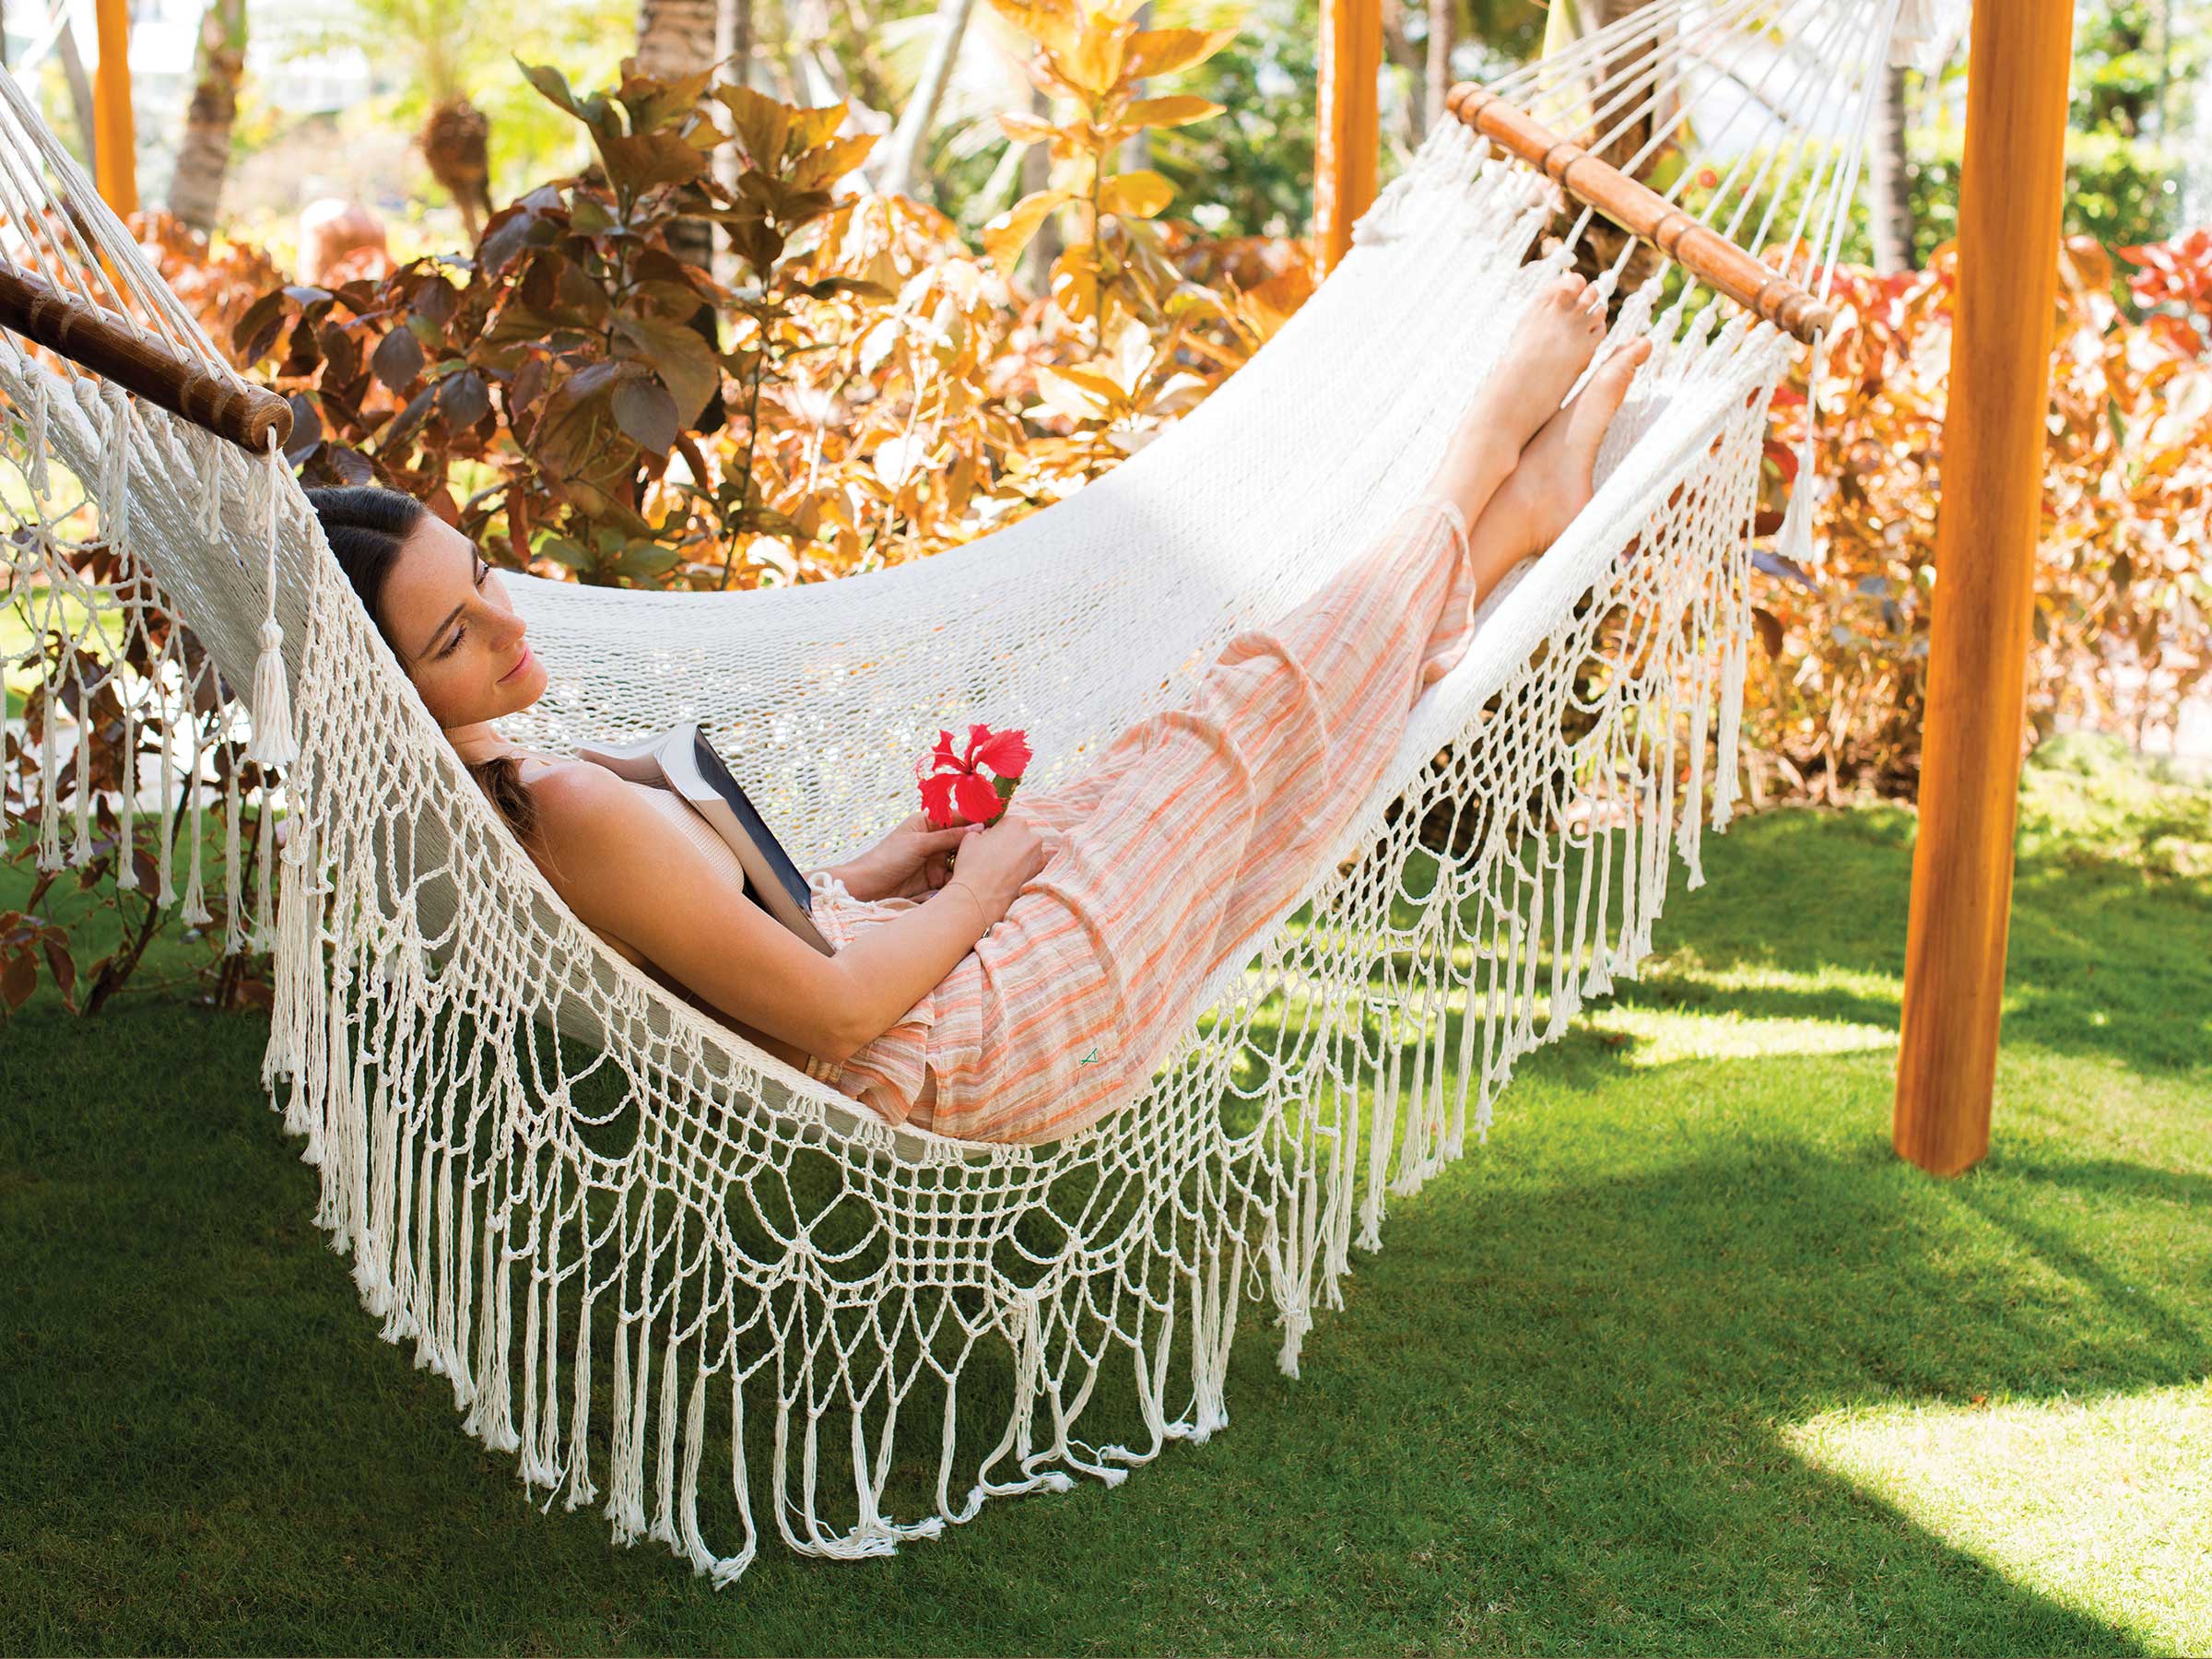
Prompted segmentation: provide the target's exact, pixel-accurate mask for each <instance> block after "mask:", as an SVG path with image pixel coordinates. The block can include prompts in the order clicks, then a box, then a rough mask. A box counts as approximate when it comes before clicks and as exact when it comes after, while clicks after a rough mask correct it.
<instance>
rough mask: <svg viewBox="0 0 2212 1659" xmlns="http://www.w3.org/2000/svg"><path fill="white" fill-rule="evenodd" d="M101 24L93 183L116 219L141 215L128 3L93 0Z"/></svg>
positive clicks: (124, 0) (95, 85)
mask: <svg viewBox="0 0 2212 1659" xmlns="http://www.w3.org/2000/svg"><path fill="white" fill-rule="evenodd" d="M93 4H94V6H95V9H96V14H97V16H98V18H99V20H100V74H99V77H98V78H97V79H96V80H95V81H94V82H93V90H92V119H93V122H94V124H95V125H96V126H97V128H98V131H99V135H98V137H97V138H96V139H95V141H94V144H93V165H94V166H95V167H96V168H97V169H98V177H97V178H96V179H95V180H94V181H93V182H95V183H97V184H98V185H99V186H100V196H101V198H102V199H103V200H105V201H106V203H107V204H108V206H110V207H111V208H112V209H113V210H114V213H115V217H116V218H124V217H125V216H126V215H128V214H133V213H135V212H137V211H138V139H137V135H136V132H135V127H134V125H133V124H132V120H131V13H130V0H93Z"/></svg>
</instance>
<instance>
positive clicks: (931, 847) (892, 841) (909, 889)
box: [834, 812, 979, 899]
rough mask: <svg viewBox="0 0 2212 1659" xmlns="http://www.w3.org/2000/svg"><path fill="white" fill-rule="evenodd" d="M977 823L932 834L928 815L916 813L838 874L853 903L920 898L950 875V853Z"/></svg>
mask: <svg viewBox="0 0 2212 1659" xmlns="http://www.w3.org/2000/svg"><path fill="white" fill-rule="evenodd" d="M978 829H979V826H977V825H975V824H955V825H954V826H953V827H952V828H951V829H949V830H932V829H931V828H930V827H929V815H928V814H927V813H925V812H917V813H915V814H914V815H913V817H912V818H907V819H905V820H904V821H903V822H901V823H900V824H899V825H897V826H896V827H895V828H894V829H892V830H891V831H890V833H889V834H888V835H886V836H885V837H884V838H883V839H882V840H881V841H877V843H876V844H875V845H874V846H872V847H870V848H869V849H868V850H867V851H866V852H865V853H862V854H861V855H860V856H859V857H857V858H855V859H853V861H852V862H851V863H850V864H843V865H837V866H836V867H835V870H834V874H836V875H837V876H838V877H841V879H842V880H843V882H844V884H845V890H846V891H848V892H850V893H851V894H852V895H853V898H855V899H891V898H900V899H921V898H925V897H926V896H927V895H929V894H930V893H933V892H935V890H936V889H937V888H941V887H943V886H944V885H945V884H946V882H947V881H948V880H950V879H951V877H952V852H953V849H954V848H955V847H958V846H959V844H960V842H961V841H964V840H965V839H967V838H968V837H969V836H971V835H973V834H974V833H976V831H977V830H978Z"/></svg>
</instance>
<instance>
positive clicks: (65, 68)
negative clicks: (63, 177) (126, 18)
mask: <svg viewBox="0 0 2212 1659" xmlns="http://www.w3.org/2000/svg"><path fill="white" fill-rule="evenodd" d="M53 49H54V51H55V53H58V54H59V55H60V57H61V60H62V78H63V79H65V80H66V81H67V82H68V83H69V107H70V109H71V110H72V111H74V112H76V131H77V135H78V136H79V137H81V138H82V139H83V140H84V142H85V171H87V172H88V173H93V174H94V175H95V176H97V171H98V168H99V166H100V118H99V116H98V115H97V114H96V113H95V112H94V108H93V103H92V77H91V76H89V75H88V74H86V73H85V60H84V58H83V56H82V55H81V54H80V53H78V52H77V50H76V29H75V28H74V27H73V26H72V25H71V24H69V23H68V22H66V21H65V22H64V23H63V24H62V27H61V29H60V31H59V32H58V33H57V34H56V35H55V36H54V39H53Z"/></svg>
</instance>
